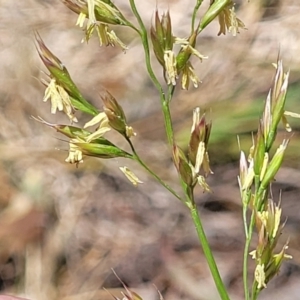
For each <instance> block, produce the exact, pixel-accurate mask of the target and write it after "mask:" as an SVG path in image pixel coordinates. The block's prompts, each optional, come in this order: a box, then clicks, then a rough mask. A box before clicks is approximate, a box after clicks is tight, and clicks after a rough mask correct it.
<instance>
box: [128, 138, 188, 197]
mask: <svg viewBox="0 0 300 300" xmlns="http://www.w3.org/2000/svg"><path fill="white" fill-rule="evenodd" d="M126 140H127V142H128V143H129V145H130V148H131V150H132V153H133V159H134V160H135V161H137V162H138V163H139V164H140V165H141V166H142V167H143V168H144V169H145V170H146V171H147V172H148V173H149V174H150V175H151V176H152V177H154V178H155V179H156V180H157V181H158V182H159V183H160V184H161V185H162V186H163V187H164V188H165V189H167V190H168V191H169V192H170V193H171V194H172V195H174V196H175V197H176V198H177V199H178V200H180V201H181V202H184V201H183V199H182V198H181V197H180V196H179V195H178V194H177V193H176V192H175V191H174V190H173V189H172V188H171V187H170V186H169V185H168V184H166V183H165V182H164V181H163V180H162V179H161V178H160V177H159V176H158V175H157V174H156V173H155V172H153V171H152V170H151V169H150V168H149V167H148V166H147V165H146V164H145V163H144V161H143V160H142V159H141V158H140V156H139V155H138V154H137V152H136V151H135V148H134V146H133V144H132V142H131V140H130V139H126Z"/></svg>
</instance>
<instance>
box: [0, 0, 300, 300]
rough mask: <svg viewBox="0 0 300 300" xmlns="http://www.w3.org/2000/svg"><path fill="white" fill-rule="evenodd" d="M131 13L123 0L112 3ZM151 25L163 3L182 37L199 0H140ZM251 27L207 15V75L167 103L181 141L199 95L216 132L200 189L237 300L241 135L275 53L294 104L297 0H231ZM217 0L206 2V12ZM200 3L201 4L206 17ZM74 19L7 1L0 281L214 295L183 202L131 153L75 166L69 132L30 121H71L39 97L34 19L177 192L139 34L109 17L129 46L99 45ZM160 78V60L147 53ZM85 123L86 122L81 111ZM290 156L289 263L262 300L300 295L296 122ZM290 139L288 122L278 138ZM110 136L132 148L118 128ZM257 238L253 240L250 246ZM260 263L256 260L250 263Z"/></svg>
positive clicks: (0, 7)
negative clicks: (223, 30)
mask: <svg viewBox="0 0 300 300" xmlns="http://www.w3.org/2000/svg"><path fill="white" fill-rule="evenodd" d="M114 2H115V4H116V5H118V6H119V7H120V8H121V10H122V11H123V13H124V15H125V16H126V17H128V18H129V19H130V20H132V22H135V20H134V18H133V16H132V14H131V12H130V9H129V6H128V1H124V0H115V1H114ZM136 2H137V5H138V9H139V10H140V13H141V15H142V16H143V18H144V20H145V22H146V24H147V26H148V28H149V27H150V25H151V20H152V19H153V12H154V10H155V8H156V7H158V8H159V9H168V8H169V9H170V13H171V18H172V24H173V32H174V34H175V35H176V36H179V37H186V36H187V34H188V32H189V18H190V16H191V12H192V8H193V5H194V2H195V1H193V0H177V1H176V0H173V1H171V0H169V1H162V0H161V1H157V0H139V1H136ZM236 2H237V5H236V9H237V15H238V17H239V18H240V19H241V20H242V21H243V22H244V23H245V24H246V27H247V28H248V30H242V31H241V33H240V34H239V35H238V36H237V37H232V36H231V35H226V36H220V37H217V33H218V30H219V29H218V22H217V21H215V22H213V23H212V24H211V25H210V26H209V27H208V28H207V29H206V30H205V31H204V32H203V34H201V36H200V37H199V43H198V50H199V51H200V52H201V53H202V54H203V55H207V56H208V57H209V58H208V59H207V60H204V61H203V62H202V63H200V62H198V61H196V60H195V61H193V63H194V67H195V70H196V73H197V74H198V76H199V78H200V79H201V80H202V84H201V85H200V86H199V88H198V89H194V88H190V90H189V91H188V92H187V91H182V90H180V89H178V90H177V91H176V93H175V97H174V100H173V102H172V113H173V116H174V127H175V131H176V139H177V141H178V143H179V144H180V145H181V146H182V147H184V146H185V145H186V143H187V139H188V134H189V131H190V126H191V122H192V119H191V116H192V110H193V108H195V107H196V106H200V107H201V110H202V111H206V112H207V116H208V117H209V118H210V119H212V121H213V130H212V134H211V143H210V157H211V162H212V169H213V171H214V175H212V176H211V177H210V178H209V179H208V181H209V184H210V185H211V188H212V189H213V193H212V194H203V193H202V191H201V189H200V188H199V190H198V191H197V195H196V200H197V205H198V207H199V211H200V215H201V216H202V219H203V223H204V227H205V230H206V232H207V236H208V239H209V241H210V243H211V246H212V249H213V252H214V254H215V257H216V260H217V263H218V264H219V266H220V272H221V274H222V277H223V278H224V281H225V283H226V285H227V286H228V289H229V293H230V295H231V296H232V299H236V300H239V299H243V291H242V271H241V270H242V252H243V241H244V236H243V227H242V217H241V203H240V198H239V190H238V185H237V174H238V156H239V147H238V143H237V136H239V139H240V143H241V148H242V149H243V150H245V151H246V152H248V149H249V146H250V145H251V133H252V132H253V131H254V132H255V131H256V128H257V123H258V117H259V115H260V114H261V112H262V109H263V104H264V99H265V98H266V96H267V93H268V90H269V88H270V86H271V82H272V78H273V75H274V67H273V66H272V63H273V62H275V61H276V59H277V56H278V53H279V52H280V56H281V57H282V58H283V60H284V65H285V68H286V70H288V69H290V70H291V77H290V88H289V92H288V97H287V110H290V111H294V112H298V113H300V105H299V103H300V102H299V101H300V83H299V80H300V55H299V53H300V31H299V14H300V4H299V1H297V0H284V1H283V0H262V1H250V2H248V1H246V0H245V1H244V0H243V1H242V0H240V1H236ZM208 5H209V1H204V4H203V8H202V9H201V11H200V13H201V12H203V11H204V10H205V9H206V8H207V7H208ZM200 13H199V15H200ZM76 19H77V16H76V15H75V14H74V13H72V12H71V11H69V10H68V9H67V8H66V7H65V6H64V5H63V4H62V2H61V1H59V0H27V1H9V0H0V20H1V23H0V36H1V39H0V74H1V75H0V107H1V108H0V210H1V211H0V291H1V293H7V294H15V295H20V296H26V297H27V298H30V299H36V300H46V299H47V300H48V299H49V300H50V299H51V300H52V299H63V300H67V299H68V300H77V299H80V300H83V299H101V300H106V299H113V298H112V296H111V295H110V294H109V293H108V292H107V291H105V290H104V289H103V288H106V289H107V290H108V291H109V292H110V293H111V294H113V295H115V296H117V297H120V298H121V294H120V291H121V286H122V284H121V283H120V281H119V280H118V279H117V278H116V276H115V275H114V274H113V271H112V269H113V270H114V271H115V272H116V273H117V274H118V276H119V277H120V279H121V280H122V281H123V282H124V283H126V284H127V285H128V286H129V287H130V288H132V290H134V291H136V292H137V293H139V294H140V295H141V296H142V297H143V299H145V300H152V299H153V300H154V299H159V296H158V293H157V289H158V290H159V291H161V293H162V294H163V296H164V299H166V300H177V299H186V300H187V299H189V300H211V299H212V300H213V299H219V298H218V295H217V294H216V289H215V286H214V283H213V281H212V278H211V276H210V274H209V270H208V267H207V265H206V262H205V259H204V258H203V255H202V250H201V247H200V246H199V243H198V240H197V237H196V233H195V229H194V227H193V224H192V222H191V220H190V217H189V215H188V211H187V210H186V209H185V207H183V205H181V203H179V201H177V200H176V199H175V198H174V197H172V195H170V194H168V193H167V192H166V191H165V190H164V189H162V188H161V187H160V186H159V185H158V184H157V183H156V182H154V181H153V180H152V179H151V178H149V177H148V176H147V175H146V174H145V173H144V172H143V171H142V170H141V169H140V168H139V166H137V165H136V164H128V162H127V161H124V160H122V159H114V160H110V161H103V160H99V159H95V158H86V159H85V160H84V163H83V164H80V165H79V167H78V168H76V166H75V165H68V164H67V163H65V162H64V160H65V158H66V157H67V154H68V153H67V150H68V144H67V140H66V139H65V138H64V137H62V136H60V135H57V134H56V133H55V132H54V131H53V130H52V129H50V128H48V127H46V126H44V125H42V124H40V123H38V122H36V121H34V120H33V119H32V118H31V116H41V117H42V118H44V119H45V120H47V121H49V122H51V123H63V124H68V120H67V119H66V117H65V116H64V115H62V114H59V113H58V114H56V115H51V114H50V104H49V103H43V101H42V99H43V95H44V86H43V85H42V84H41V83H40V81H39V78H41V76H42V72H43V71H45V68H44V67H43V66H42V63H41V61H40V59H39V57H38V55H37V52H36V50H35V47H34V38H33V32H34V31H35V30H37V31H38V32H39V34H40V35H41V37H42V38H43V40H44V42H45V44H46V45H47V46H48V47H49V48H50V50H51V51H53V53H55V55H57V57H59V58H60V60H61V61H62V62H63V63H64V64H65V65H66V66H67V68H68V70H69V72H70V74H71V76H72V78H73V80H74V81H75V83H76V84H77V86H78V87H79V88H80V90H81V91H82V93H83V94H84V96H85V97H86V98H87V99H88V100H90V101H91V102H92V103H94V104H95V106H97V107H99V108H101V107H102V103H101V99H100V94H101V92H102V91H103V90H104V89H107V90H109V91H110V92H111V93H112V94H113V95H114V96H115V97H116V98H117V99H118V101H119V102H120V103H121V105H122V106H123V108H124V110H125V112H126V115H127V117H128V120H129V123H130V124H131V125H132V126H133V128H134V129H135V131H136V132H137V137H136V138H135V139H134V144H135V145H136V148H137V149H138V151H139V152H140V153H141V154H142V157H143V158H144V160H145V161H146V162H148V163H149V165H150V166H151V167H152V168H153V169H154V170H155V171H157V172H158V173H159V174H160V175H161V177H162V178H163V179H164V180H166V181H167V182H168V183H169V184H170V185H171V186H172V187H174V189H175V190H178V191H179V192H180V187H179V185H178V182H177V175H176V172H175V170H174V167H173V166H172V162H171V159H170V153H169V149H168V147H167V146H166V143H165V140H166V139H165V133H164V127H163V120H162V116H161V112H160V105H159V97H158V95H157V93H156V90H155V89H154V86H153V84H152V83H151V81H150V80H149V78H148V76H147V74H146V70H145V66H144V63H143V51H142V48H141V46H140V44H139V40H138V38H137V36H136V35H135V33H134V32H132V31H131V30H129V29H126V28H114V29H115V31H116V32H117V33H119V34H120V36H122V38H123V40H124V41H125V42H126V43H127V44H128V46H129V50H128V51H127V52H126V53H123V52H122V51H121V49H119V48H117V47H115V48H111V47H109V48H108V47H107V48H106V47H102V48H100V47H99V44H98V40H97V39H96V38H95V37H94V38H92V39H91V40H90V42H89V44H88V45H86V44H81V43H80V41H81V39H82V38H83V32H82V30H81V29H79V28H78V27H75V23H76ZM153 65H154V69H155V70H156V72H157V75H158V77H159V78H160V79H161V80H162V74H161V71H160V68H159V65H158V64H157V63H156V62H153ZM77 116H78V118H79V119H80V125H83V124H84V123H85V122H87V121H88V120H89V119H88V117H87V116H85V115H80V114H78V115H77ZM290 123H291V125H292V128H293V130H294V134H293V137H292V140H291V142H290V145H289V148H288V151H287V155H286V159H285V161H284V167H283V168H282V169H281V171H280V173H279V174H278V176H277V177H276V182H275V183H274V189H273V195H274V199H276V200H277V199H279V198H280V191H281V193H282V207H283V220H286V226H285V229H284V232H283V235H282V239H281V242H280V243H279V244H280V245H281V246H283V245H284V243H285V242H286V240H287V239H289V240H290V242H289V246H290V247H289V251H288V253H289V254H291V255H292V256H293V260H291V261H288V262H285V263H284V265H283V266H282V269H281V272H280V273H279V275H278V276H277V277H276V278H275V279H274V280H273V281H272V282H271V283H270V284H269V285H268V288H267V290H266V291H264V292H263V293H262V295H261V299H264V300H268V299H282V300H283V299H300V296H299V295H300V284H299V282H300V281H299V280H300V268H299V263H300V252H299V248H300V230H299V229H300V202H299V195H300V193H299V192H300V151H299V149H300V148H299V146H300V138H299V129H300V121H299V120H291V122H290ZM285 137H287V135H286V133H285V132H284V130H283V129H282V131H280V132H279V135H278V145H279V144H280V143H281V141H282V139H283V138H285ZM114 138H116V140H115V142H116V143H117V144H118V145H120V146H122V147H126V146H125V145H124V144H123V143H124V142H123V141H122V139H119V138H118V137H114ZM124 164H126V165H127V166H129V167H130V168H131V169H132V170H134V171H135V173H136V174H138V176H139V178H140V179H141V180H142V181H143V182H144V184H142V185H140V186H139V187H137V188H135V187H133V186H132V185H131V184H130V183H129V182H128V181H127V180H126V179H125V178H124V176H123V175H122V174H121V173H120V171H119V169H118V168H119V167H120V166H123V165H124ZM254 247H255V241H254V243H253V247H252V248H254ZM250 271H251V272H252V271H253V268H252V269H251V268H250Z"/></svg>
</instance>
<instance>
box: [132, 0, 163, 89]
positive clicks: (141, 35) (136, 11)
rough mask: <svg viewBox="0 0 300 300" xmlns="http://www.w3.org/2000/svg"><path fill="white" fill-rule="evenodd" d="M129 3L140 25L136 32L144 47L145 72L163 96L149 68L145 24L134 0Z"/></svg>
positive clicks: (159, 85) (149, 61)
mask: <svg viewBox="0 0 300 300" xmlns="http://www.w3.org/2000/svg"><path fill="white" fill-rule="evenodd" d="M129 3H130V6H131V10H132V12H133V14H134V15H135V17H136V19H137V21H138V23H139V25H140V28H141V31H137V32H138V33H139V35H140V37H141V40H142V44H143V47H144V52H145V61H146V67H147V71H148V74H149V76H150V78H151V80H152V81H153V83H154V85H155V87H156V88H157V90H158V91H159V93H160V94H161V95H164V91H163V88H162V86H161V84H160V83H159V81H158V79H157V78H156V76H155V74H154V72H153V69H152V66H151V60H150V50H149V49H150V48H149V42H148V34H147V29H146V27H145V24H144V22H143V20H142V18H141V16H140V14H139V12H138V10H137V8H136V6H135V2H134V0H129Z"/></svg>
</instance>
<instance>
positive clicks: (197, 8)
mask: <svg viewBox="0 0 300 300" xmlns="http://www.w3.org/2000/svg"><path fill="white" fill-rule="evenodd" d="M202 2H203V0H198V1H197V3H196V5H195V8H194V10H193V15H192V27H191V32H194V31H195V21H196V14H197V12H198V10H199V8H200V6H201V4H202Z"/></svg>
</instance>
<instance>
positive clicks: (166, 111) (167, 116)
mask: <svg viewBox="0 0 300 300" xmlns="http://www.w3.org/2000/svg"><path fill="white" fill-rule="evenodd" d="M129 2H130V5H131V9H132V11H133V13H134V15H135V16H136V18H137V20H138V23H139V25H140V28H141V33H140V36H141V40H142V44H143V47H144V52H145V58H146V66H147V70H148V73H149V76H150V78H151V79H152V81H153V83H154V85H155V86H156V88H157V90H158V91H159V93H160V100H161V105H162V110H163V115H164V122H165V129H166V134H167V139H168V143H169V145H170V146H173V144H174V134H173V125H172V118H171V113H170V106H169V104H170V102H171V99H172V97H173V95H174V92H175V87H174V86H173V85H169V87H168V95H167V98H166V96H165V93H164V91H163V89H162V86H161V85H160V83H159V81H158V80H157V78H156V76H155V74H154V72H153V69H152V66H151V61H150V52H149V42H148V35H147V30H146V28H145V25H144V23H143V21H142V19H141V17H140V15H139V13H138V11H137V9H136V6H135V2H134V0H129ZM201 3H202V1H198V2H197V5H196V8H195V10H194V16H193V18H194V20H193V22H195V18H196V12H197V9H198V8H199V6H200V5H201ZM197 6H198V8H197ZM193 26H194V25H193ZM128 142H129V143H130V145H131V148H132V151H133V153H134V155H135V157H136V160H137V161H138V162H139V163H140V164H141V166H142V167H144V168H145V169H146V170H147V171H148V172H149V173H150V174H151V175H152V176H153V177H155V178H156V179H157V180H158V181H159V182H160V183H161V184H162V185H163V186H164V187H165V188H166V189H168V190H169V191H170V192H171V193H172V194H173V195H175V196H176V198H178V199H179V200H181V201H182V199H181V198H180V197H179V196H178V195H177V194H176V193H175V192H174V191H173V190H172V189H171V188H170V187H168V186H167V185H166V184H165V183H164V182H163V181H162V180H161V179H160V178H159V177H158V176H157V175H156V174H155V173H153V172H152V171H151V170H150V169H149V168H148V167H147V166H146V165H145V164H144V163H143V161H142V160H141V159H140V158H139V156H138V155H137V154H136V152H135V150H134V147H133V146H132V144H131V142H130V141H128ZM185 192H186V191H185ZM186 196H187V198H191V197H193V193H191V194H189V195H188V194H187V192H186ZM185 204H186V205H187V206H188V207H189V209H190V213H191V216H192V219H193V222H194V225H195V227H196V231H197V234H198V238H199V241H200V243H201V245H202V248H203V252H204V255H205V257H206V259H207V262H208V265H209V268H210V270H211V273H212V276H213V278H214V281H215V284H216V286H217V289H218V291H219V294H220V296H221V299H222V300H229V296H228V294H227V291H226V288H225V286H224V283H223V281H222V279H221V277H220V274H219V271H218V268H217V265H216V263H215V260H214V257H213V255H212V252H211V250H210V247H209V244H208V241H207V238H206V236H205V233H204V229H203V226H202V223H201V220H200V217H199V215H198V211H197V208H196V206H195V203H194V201H193V200H191V199H189V201H187V202H185Z"/></svg>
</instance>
